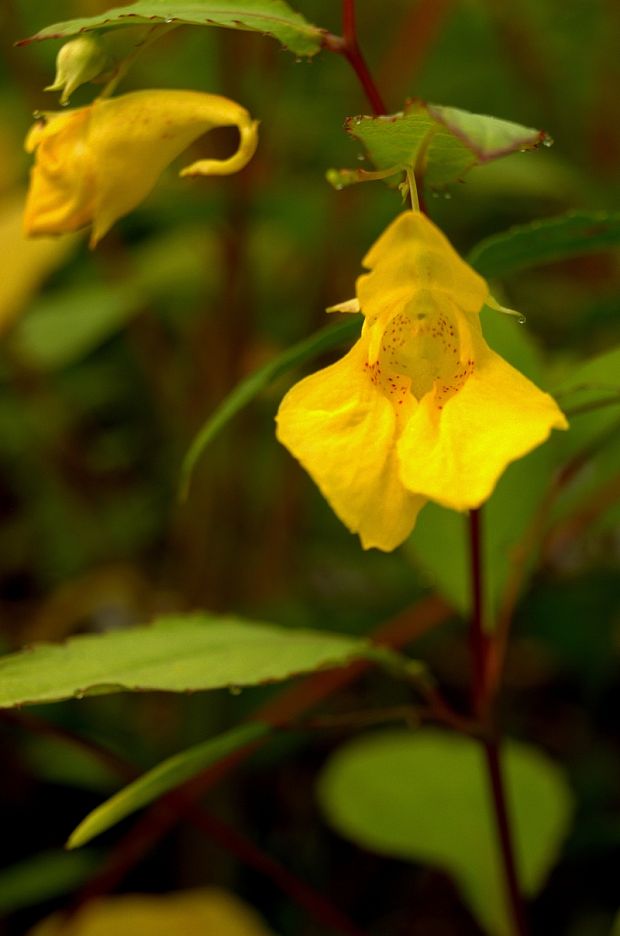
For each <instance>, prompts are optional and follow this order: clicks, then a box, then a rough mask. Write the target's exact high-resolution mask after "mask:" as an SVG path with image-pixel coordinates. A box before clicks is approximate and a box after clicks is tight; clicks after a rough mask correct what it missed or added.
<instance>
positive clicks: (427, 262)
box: [277, 211, 567, 550]
mask: <svg viewBox="0 0 620 936" xmlns="http://www.w3.org/2000/svg"><path fill="white" fill-rule="evenodd" d="M363 262H364V266H365V267H366V268H367V269H369V270H370V272H369V273H365V274H363V275H362V276H360V277H359V279H358V280H357V284H356V286H357V290H356V291H357V300H352V301H351V302H347V303H343V305H341V306H335V307H334V311H344V312H347V311H349V312H350V311H360V310H361V311H362V312H363V313H364V317H365V321H364V326H363V328H362V334H361V337H360V339H359V341H358V342H357V343H356V344H355V345H354V347H353V348H352V349H351V351H349V353H348V354H347V355H346V356H345V357H344V358H342V359H341V360H340V361H338V362H337V363H335V364H332V365H331V366H330V367H326V368H325V369H324V370H321V371H319V372H318V373H316V374H312V375H311V376H310V377H306V378H305V379H304V380H302V381H300V383H298V384H296V385H295V386H294V387H293V388H292V389H291V390H290V391H289V392H288V394H287V395H286V396H285V398H284V400H283V401H282V404H281V406H280V410H279V412H278V417H277V422H278V430H277V432H278V438H279V440H280V441H281V442H282V443H283V444H284V445H285V446H286V447H287V448H288V449H289V450H290V451H291V453H292V454H293V455H294V456H295V457H296V458H297V459H298V460H299V461H300V462H301V464H302V465H303V466H304V468H305V469H306V470H307V471H308V472H309V473H310V474H311V475H312V477H313V478H314V480H315V481H316V483H317V484H318V486H319V488H320V489H321V491H322V493H323V495H324V496H325V498H326V499H327V500H328V501H329V503H330V504H331V506H332V508H333V509H334V511H335V512H336V513H337V514H338V516H339V517H340V519H341V520H342V521H343V523H345V524H346V526H347V527H348V528H349V529H350V530H351V531H352V532H354V533H359V535H360V538H361V541H362V545H363V546H364V548H366V549H368V548H370V547H372V546H374V547H377V548H378V549H384V550H391V549H394V548H395V547H396V546H398V545H399V544H400V543H402V541H403V540H404V539H406V537H407V536H408V535H409V533H410V532H411V530H412V529H413V527H414V525H415V521H416V517H417V514H418V513H419V511H420V509H421V508H422V507H423V506H424V504H425V503H426V502H427V501H428V500H433V501H436V502H437V503H439V504H443V505H444V506H445V507H450V508H453V509H455V510H468V509H471V508H475V507H479V506H480V504H482V503H483V501H485V500H486V499H487V498H488V497H489V496H490V494H491V493H492V491H493V488H494V487H495V484H496V483H497V481H498V479H499V477H500V475H501V474H502V472H503V471H504V469H505V468H506V466H507V465H508V464H509V463H510V462H512V461H514V460H515V459H517V458H520V457H521V456H523V455H525V454H526V453H527V452H529V451H531V450H532V449H533V448H535V447H536V446H538V445H540V444H541V443H542V442H544V441H545V439H547V437H548V436H549V433H550V432H551V429H553V428H555V429H565V428H567V422H566V419H565V417H564V415H563V413H562V412H561V411H560V410H559V408H558V406H557V405H556V403H555V401H554V400H553V399H552V398H551V397H550V396H549V395H548V394H546V393H543V392H542V391H541V390H539V389H538V388H537V387H535V386H534V384H532V383H531V382H530V381H529V380H528V379H527V378H526V377H524V376H523V375H522V374H521V373H519V371H517V370H515V369H514V368H513V367H511V366H510V364H508V363H507V362H506V361H505V360H504V359H503V358H501V357H500V356H499V355H498V354H495V352H494V351H492V350H491V348H489V346H488V345H487V343H486V342H485V340H484V338H483V336H482V330H481V327H480V320H479V315H478V313H479V312H480V310H481V308H482V306H483V305H484V303H485V300H487V298H489V289H488V286H487V284H486V283H485V281H484V280H483V279H482V278H481V277H480V276H478V274H477V273H475V272H474V270H472V269H471V267H469V266H468V265H467V264H466V263H465V262H464V261H463V260H462V259H461V258H460V257H459V256H458V254H456V253H455V251H454V249H453V248H452V247H451V245H450V243H449V242H448V241H447V240H446V238H445V237H444V236H443V234H442V233H441V231H439V230H438V228H436V227H435V225H434V224H433V223H432V222H431V221H429V220H428V218H426V217H425V216H424V215H422V214H420V213H419V212H413V211H407V212H404V213H403V214H401V215H400V216H399V217H398V218H396V220H395V221H394V222H393V223H392V224H391V225H390V226H389V227H388V228H387V230H385V231H384V232H383V234H382V235H381V237H380V238H379V240H378V241H377V242H376V243H375V244H374V246H373V247H372V248H371V249H370V251H369V252H368V254H367V255H366V257H365V258H364V261H363ZM330 311H331V310H330Z"/></svg>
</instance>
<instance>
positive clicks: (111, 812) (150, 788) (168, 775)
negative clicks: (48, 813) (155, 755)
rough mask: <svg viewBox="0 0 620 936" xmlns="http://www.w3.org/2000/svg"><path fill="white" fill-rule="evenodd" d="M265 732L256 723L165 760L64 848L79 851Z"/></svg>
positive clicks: (105, 806) (106, 805)
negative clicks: (123, 820) (96, 837)
mask: <svg viewBox="0 0 620 936" xmlns="http://www.w3.org/2000/svg"><path fill="white" fill-rule="evenodd" d="M268 731H269V728H268V727H267V725H262V724H259V723H258V722H254V723H252V724H249V725H240V726H239V727H237V728H233V729H232V731H227V732H226V733H225V734H221V735H218V736H217V737H215V738H209V740H208V741H203V742H202V744H196V745H194V746H193V747H191V748H188V749H187V750H186V751H181V752H180V753H179V754H175V755H174V757H169V758H167V760H165V761H162V763H161V764H158V765H157V767H154V768H153V769H152V770H149V771H148V772H147V773H145V774H143V775H142V776H141V777H139V778H138V779H137V780H134V782H133V783H130V784H129V785H128V786H126V787H124V788H123V789H122V790H120V791H119V792H118V793H115V794H114V796H112V797H110V799H108V800H106V801H105V803H102V804H101V806H98V807H97V808H96V809H94V810H93V811H92V812H91V813H89V814H88V816H86V818H85V819H83V820H82V822H80V824H79V826H78V827H77V828H76V829H75V831H74V832H72V834H71V836H70V837H69V841H68V842H67V848H80V847H81V846H82V845H85V844H86V843H87V842H90V840H91V839H93V838H95V836H97V835H101V833H102V832H105V831H106V830H107V829H111V828H112V826H114V825H116V823H117V822H120V821H121V819H125V818H126V817H127V816H130V815H131V814H132V813H134V812H136V811H137V810H138V809H142V807H143V806H147V805H148V804H149V803H152V802H154V800H156V799H159V797H160V796H163V795H164V793H168V792H169V791H170V790H173V789H174V788H175V787H178V786H180V785H181V784H182V783H185V782H186V781H187V780H190V779H191V778H192V777H195V776H196V775H197V774H199V773H200V772H201V771H202V770H205V769H206V768H207V767H210V766H211V765H212V764H215V763H217V761H220V760H223V759H224V758H225V757H227V756H228V755H229V754H232V753H233V752H234V751H237V750H239V748H242V747H245V746H246V745H247V744H251V743H252V741H256V740H257V739H258V738H261V737H263V736H264V735H265V734H266V733H267V732H268Z"/></svg>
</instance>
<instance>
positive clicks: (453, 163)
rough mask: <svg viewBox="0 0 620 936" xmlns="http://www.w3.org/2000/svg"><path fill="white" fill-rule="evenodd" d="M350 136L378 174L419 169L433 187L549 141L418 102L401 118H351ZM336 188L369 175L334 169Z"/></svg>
mask: <svg viewBox="0 0 620 936" xmlns="http://www.w3.org/2000/svg"><path fill="white" fill-rule="evenodd" d="M346 129H347V132H348V133H350V134H351V136H352V137H354V138H355V139H356V140H358V141H359V142H360V143H362V145H363V146H364V149H365V150H366V153H367V155H368V157H369V159H370V160H371V161H372V162H373V163H374V165H375V166H376V167H377V169H378V170H390V169H393V172H392V173H391V175H394V174H395V173H398V172H402V171H403V170H404V169H414V168H415V170H416V174H419V175H420V177H423V178H424V181H425V182H426V183H427V184H428V185H430V186H431V187H439V186H444V185H447V184H449V183H450V182H457V181H458V180H460V179H462V177H463V176H464V175H465V174H466V173H467V172H468V171H469V170H470V169H472V168H473V167H474V166H478V165H482V164H484V163H487V162H491V161H492V160H494V159H499V158H500V157H501V156H508V155H509V154H510V153H515V152H518V151H525V150H528V149H534V148H535V147H536V146H538V145H539V144H540V143H542V142H543V141H545V142H548V141H547V138H546V136H545V134H544V133H543V132H542V131H540V130H532V129H531V128H529V127H521V126H519V125H518V124H514V123H510V122H509V121H507V120H498V119H497V118H496V117H485V116H483V115H482V114H470V113H468V112H467V111H462V110H458V109H457V108H455V107H439V106H437V105H436V104H427V103H425V102H424V101H419V100H414V101H411V102H409V103H408V104H407V106H406V107H405V110H404V112H403V113H401V114H394V115H391V116H388V117H349V118H348V119H347V122H346ZM328 179H329V181H330V182H331V184H332V185H334V186H335V187H336V188H342V187H343V186H344V185H351V184H352V183H354V182H362V181H364V170H355V169H343V170H337V169H332V170H330V172H329V173H328Z"/></svg>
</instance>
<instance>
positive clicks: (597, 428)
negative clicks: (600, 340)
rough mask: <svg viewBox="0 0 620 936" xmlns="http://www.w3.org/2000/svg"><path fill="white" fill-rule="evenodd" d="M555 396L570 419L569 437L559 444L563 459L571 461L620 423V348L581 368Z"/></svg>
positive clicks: (569, 376)
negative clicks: (572, 457)
mask: <svg viewBox="0 0 620 936" xmlns="http://www.w3.org/2000/svg"><path fill="white" fill-rule="evenodd" d="M554 396H555V397H556V399H557V400H558V402H559V404H560V406H562V408H563V409H565V410H566V411H567V412H568V416H569V419H570V429H569V431H568V433H566V434H565V435H563V437H562V438H561V439H560V440H559V445H560V447H561V452H562V455H563V457H564V458H568V457H570V456H572V455H574V454H576V453H577V452H580V451H583V450H584V449H585V448H586V447H587V446H589V445H592V444H593V443H595V442H596V441H597V440H599V439H600V438H601V437H602V436H603V435H604V434H605V433H607V432H608V431H609V430H610V429H611V428H612V427H614V426H616V425H617V424H618V421H619V420H620V346H618V347H616V348H613V349H612V350H611V351H606V352H605V353H604V354H599V355H597V357H595V358H592V359H591V360H589V361H585V362H584V363H582V364H578V365H577V366H576V367H575V368H574V369H572V370H571V373H570V374H568V375H567V376H566V377H565V378H564V380H563V381H562V383H560V384H559V385H558V386H557V387H555V388H554ZM601 404H602V405H601Z"/></svg>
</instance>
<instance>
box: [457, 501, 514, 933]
mask: <svg viewBox="0 0 620 936" xmlns="http://www.w3.org/2000/svg"><path fill="white" fill-rule="evenodd" d="M481 517H482V515H481V511H480V510H472V511H471V512H470V514H469V531H470V536H469V539H470V553H471V593H472V613H471V621H470V631H469V633H470V645H471V653H472V664H473V665H472V669H473V679H472V707H473V709H474V714H475V715H477V716H478V717H479V718H480V720H481V721H482V723H483V725H484V726H485V727H486V729H487V731H490V730H491V728H492V704H493V701H494V699H495V695H494V692H490V685H489V678H488V677H489V649H490V647H491V645H492V642H491V640H490V639H489V637H488V634H487V632H486V630H485V621H484V562H483V540H482V535H483V531H482V523H481ZM494 689H495V687H494ZM482 746H483V749H484V753H485V762H486V766H487V775H488V778H489V786H490V791H489V792H490V795H491V801H492V804H493V813H494V816H495V824H496V828H497V837H498V843H499V847H500V853H501V858H502V869H503V873H504V884H505V889H506V898H507V903H508V907H509V912H510V916H511V920H512V926H513V930H514V934H515V936H527V925H526V920H525V909H524V905H523V899H522V897H521V892H520V889H519V882H518V878H517V871H516V862H515V851H514V843H513V840H512V834H511V829H510V820H509V816H508V806H507V801H506V790H505V786H504V781H503V776H502V771H501V762H500V756H499V742H498V740H497V738H496V737H486V738H483V739H482Z"/></svg>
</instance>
